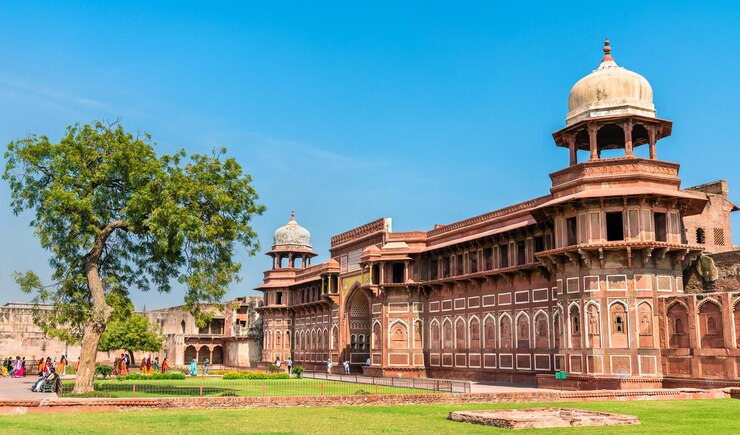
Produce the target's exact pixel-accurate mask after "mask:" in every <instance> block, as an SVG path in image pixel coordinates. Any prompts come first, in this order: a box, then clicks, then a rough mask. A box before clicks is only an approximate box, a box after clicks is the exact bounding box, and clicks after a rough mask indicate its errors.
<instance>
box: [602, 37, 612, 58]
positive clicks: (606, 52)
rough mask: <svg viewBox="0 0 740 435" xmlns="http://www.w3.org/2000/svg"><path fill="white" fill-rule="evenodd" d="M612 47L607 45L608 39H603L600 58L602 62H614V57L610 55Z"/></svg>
mask: <svg viewBox="0 0 740 435" xmlns="http://www.w3.org/2000/svg"><path fill="white" fill-rule="evenodd" d="M611 52H612V48H611V47H610V46H609V39H608V38H607V39H604V58H603V59H601V61H602V62H609V61H611V62H614V58H613V57H612V55H611Z"/></svg>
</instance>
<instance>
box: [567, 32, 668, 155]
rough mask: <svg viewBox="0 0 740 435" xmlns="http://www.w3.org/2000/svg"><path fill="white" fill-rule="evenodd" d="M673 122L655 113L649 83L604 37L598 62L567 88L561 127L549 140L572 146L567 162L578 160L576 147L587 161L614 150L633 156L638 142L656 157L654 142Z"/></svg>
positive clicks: (664, 135) (661, 136) (665, 132)
mask: <svg viewBox="0 0 740 435" xmlns="http://www.w3.org/2000/svg"><path fill="white" fill-rule="evenodd" d="M672 126H673V123H672V122H671V121H668V120H665V119H659V118H658V117H657V116H656V114H655V106H654V105H653V90H652V88H651V87H650V83H648V81H647V80H645V78H644V77H643V76H641V75H639V74H637V73H635V72H632V71H629V70H627V69H625V68H622V67H621V66H619V65H617V63H616V62H615V61H614V58H613V57H612V55H611V47H610V46H609V40H608V39H607V40H606V41H604V57H603V58H602V59H601V64H600V65H599V67H598V68H597V69H596V70H595V71H594V72H592V73H591V74H589V75H587V76H586V77H584V78H582V79H581V80H579V81H578V82H577V83H576V84H575V85H574V86H573V88H572V89H571V90H570V95H569V96H568V114H567V115H566V117H565V128H563V129H561V130H558V131H556V132H555V133H553V139H555V144H556V145H557V146H559V147H564V148H569V149H570V165H571V166H574V165H576V164H578V153H577V152H578V150H585V151H588V152H589V160H590V161H596V160H599V159H601V152H602V151H604V150H616V149H624V156H625V157H627V158H634V154H633V148H635V147H638V146H641V145H649V146H650V159H651V160H656V159H657V156H656V153H655V143H656V142H657V141H658V140H660V139H662V138H664V137H667V136H670V135H671V129H672Z"/></svg>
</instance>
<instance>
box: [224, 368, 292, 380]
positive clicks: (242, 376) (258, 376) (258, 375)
mask: <svg viewBox="0 0 740 435" xmlns="http://www.w3.org/2000/svg"><path fill="white" fill-rule="evenodd" d="M223 379H224V380H232V381H233V380H268V379H290V375H289V374H287V373H265V372H261V371H259V370H255V371H253V372H228V373H225V374H224V376H223Z"/></svg>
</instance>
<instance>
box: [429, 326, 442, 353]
mask: <svg viewBox="0 0 740 435" xmlns="http://www.w3.org/2000/svg"><path fill="white" fill-rule="evenodd" d="M431 329H432V331H431V333H430V336H431V342H430V343H429V347H430V348H432V349H439V344H440V339H441V337H440V331H439V322H438V321H437V320H436V319H435V320H434V321H433V322H432V327H431Z"/></svg>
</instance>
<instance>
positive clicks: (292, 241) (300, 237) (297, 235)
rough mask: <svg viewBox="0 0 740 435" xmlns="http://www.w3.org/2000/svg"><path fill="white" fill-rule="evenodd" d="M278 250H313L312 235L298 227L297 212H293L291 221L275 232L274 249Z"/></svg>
mask: <svg viewBox="0 0 740 435" xmlns="http://www.w3.org/2000/svg"><path fill="white" fill-rule="evenodd" d="M276 248H307V249H311V233H309V232H308V230H307V229H305V228H303V227H302V226H300V225H298V222H296V221H295V212H293V211H291V213H290V221H288V223H287V224H286V225H283V226H282V227H280V228H278V229H277V230H275V234H274V236H273V244H272V249H276Z"/></svg>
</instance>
